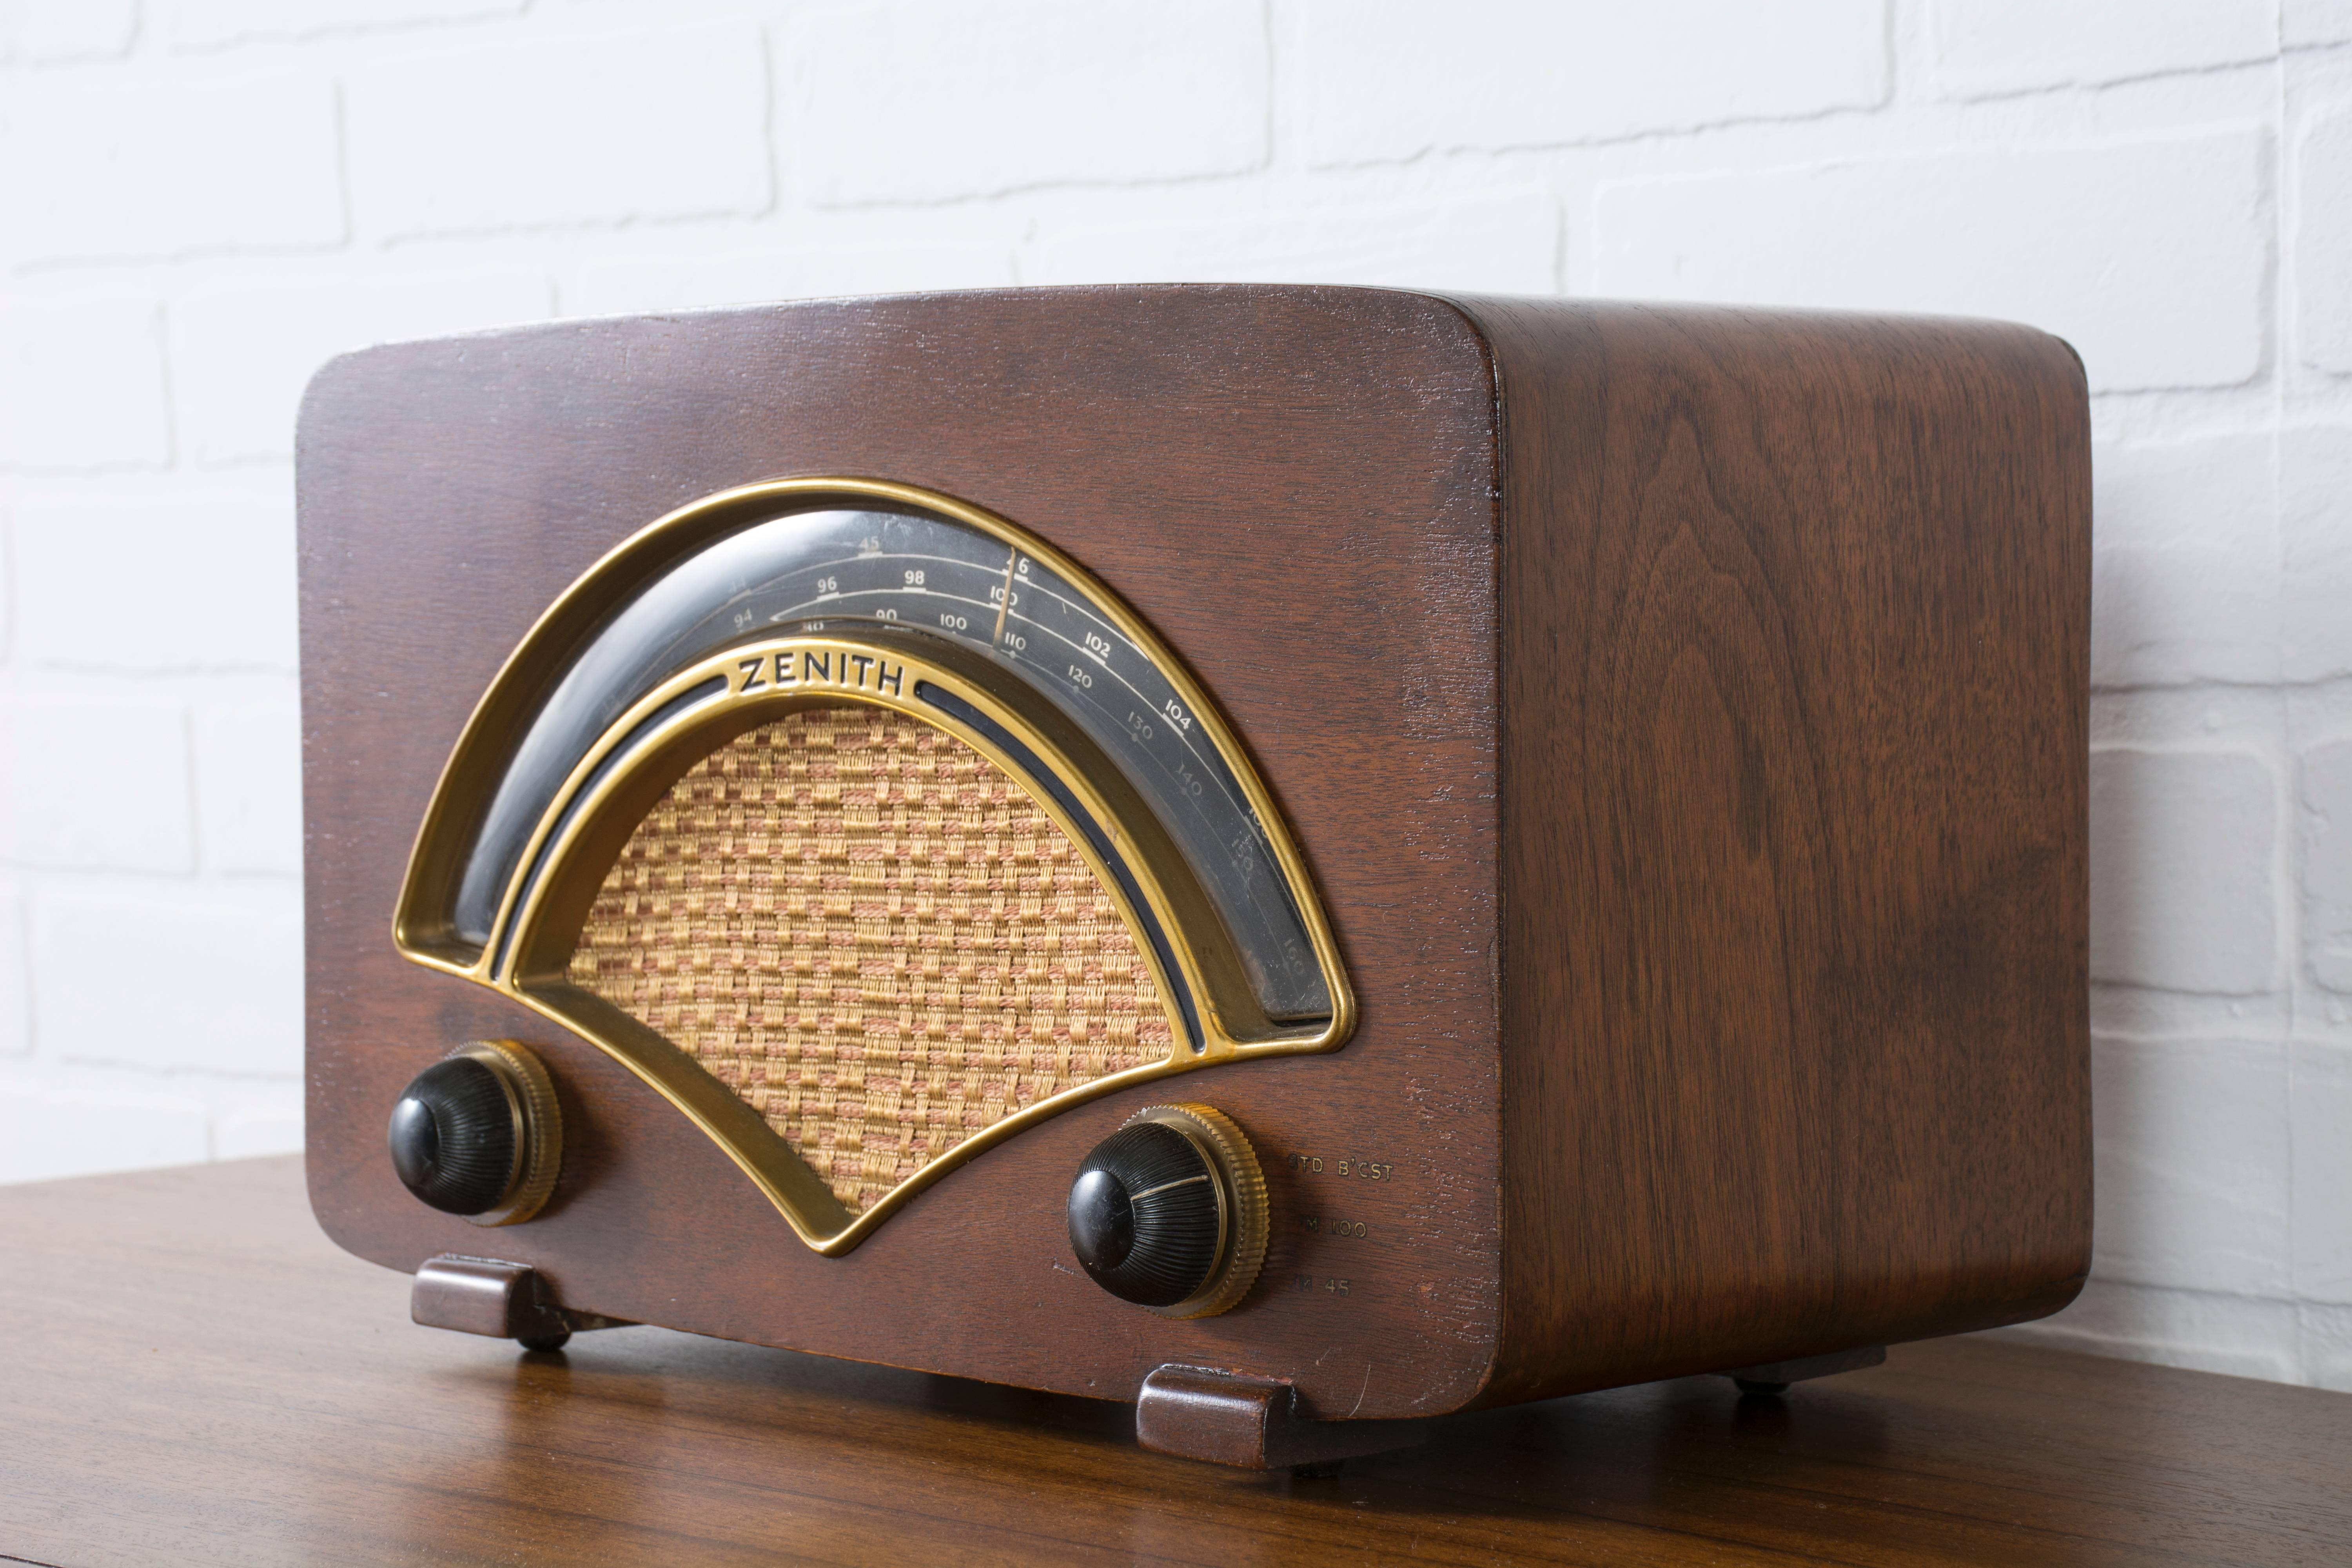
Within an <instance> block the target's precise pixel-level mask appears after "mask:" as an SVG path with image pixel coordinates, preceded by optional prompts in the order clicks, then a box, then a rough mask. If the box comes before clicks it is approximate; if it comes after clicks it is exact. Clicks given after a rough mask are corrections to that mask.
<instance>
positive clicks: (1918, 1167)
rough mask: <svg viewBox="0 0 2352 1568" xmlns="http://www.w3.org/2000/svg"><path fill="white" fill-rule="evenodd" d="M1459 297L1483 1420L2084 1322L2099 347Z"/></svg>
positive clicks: (1995, 331)
mask: <svg viewBox="0 0 2352 1568" xmlns="http://www.w3.org/2000/svg"><path fill="white" fill-rule="evenodd" d="M1464 304H1465V308H1466V309H1468V310H1470V311H1471V312H1472V314H1473V316H1474V317H1475V319H1476V320H1477V321H1479V322H1480V324H1481V327H1482V329H1483V330H1484V331H1486V333H1487V335H1488V337H1489V340H1490V342H1491V343H1492V345H1493V347H1494V350H1495V354H1496V366H1497V375H1498V378H1499V380H1500V383H1501V386H1502V402H1503V407H1504V411H1505V441H1504V452H1505V458H1504V464H1503V468H1504V476H1505V481H1504V518H1505V526H1504V529H1503V558H1502V567H1501V574H1500V576H1501V583H1502V606H1503V607H1502V610H1501V613H1500V615H1499V616H1498V617H1497V619H1498V622H1499V625H1500V626H1501V628H1502V667H1503V672H1504V685H1503V697H1502V714H1503V724H1502V755H1501V770H1500V772H1501V779H1502V846H1503V847H1502V862H1501V874H1502V904H1503V911H1504V913H1503V947H1502V962H1501V971H1502V1005H1503V1015H1504V1016H1503V1052H1502V1068H1503V1107H1504V1116H1503V1143H1504V1149H1505V1151H1506V1163H1505V1170H1504V1191H1503V1204H1504V1210H1503V1215H1504V1217H1503V1235H1504V1240H1505V1247H1504V1278H1503V1303H1504V1307H1503V1316H1504V1321H1503V1331H1502V1335H1501V1345H1500V1347H1499V1349H1498V1352H1497V1362H1498V1364H1497V1367H1496V1373H1495V1377H1494V1381H1493V1383H1492V1384H1490V1386H1489V1388H1488V1390H1487V1395H1486V1396H1487V1397H1488V1398H1489V1399H1505V1398H1508V1397H1510V1396H1512V1394H1514V1393H1515V1392H1516V1393H1518V1394H1528V1393H1569V1392H1574V1391H1576V1390H1578V1389H1581V1388H1591V1387H1604V1386H1607V1385H1609V1384H1613V1383H1619V1382H1623V1381H1625V1380H1626V1378H1627V1377H1628V1375H1629V1374H1630V1375H1633V1376H1640V1377H1644V1378H1648V1377H1658V1376H1664V1375H1669V1374H1672V1373H1687V1372H1701V1371H1709V1370H1717V1369H1720V1368H1723V1367H1727V1366H1735V1365H1738V1364H1740V1363H1744V1362H1763V1361H1771V1360H1778V1359H1780V1358H1782V1357H1794V1356H1804V1355H1810V1354H1814V1353H1819V1352H1829V1351H1835V1350H1842V1349H1844V1348H1847V1347H1849V1346H1853V1345H1855V1344H1858V1343H1863V1342H1871V1341H1877V1342H1891V1341H1897V1340H1906V1339H1917V1338H1925V1337H1927V1336H1931V1335H1937V1334H1945V1333H1952V1332H1958V1331H1963V1330H1971V1329H1983V1328H1990V1327H1993V1326H1996V1325H1999V1324H2002V1323H2009V1322H2016V1321H2023V1320H2026V1319H2031V1318H2036V1317H2041V1316H2042V1315H2044V1314H2046V1313H2048V1312H2051V1311H2053V1310H2056V1309H2057V1308H2059V1307H2061V1306H2063V1305H2064V1304H2065V1303H2066V1302H2067V1301H2068V1300H2072V1299H2073V1297H2074V1293H2075V1292H2076V1290H2077V1289H2080V1285H2081V1280H2082V1278H2083V1276H2084V1272H2085V1271H2086V1270H2087V1269H2088V1268H2089V1267H2090V1255H2091V1085H2090V1016H2089V1007H2090V1003H2089V947H2088V935H2087V932H2088V925H2089V871H2088V853H2087V848H2088V843H2089V833H2088V828H2087V810H2088V807H2087V793H2088V786H2087V778H2086V773H2087V766H2088V761H2087V759H2088V747H2089V733H2088V721H2089V702H2090V691H2089V680H2090V663H2089V661H2090V630H2091V600H2090V555H2091V552H2090V544H2091V460H2090V424H2089V408H2088V403H2087V398H2086V394H2085V391H2084V380H2083V373H2082V366H2081V363H2080V362H2079V361H2077V360H2076V358H2075V357H2074V353H2073V351H2072V350H2070V349H2069V348H2068V347H2067V346H2066V345H2065V344H2064V343H2063V342H2060V341H2059V340H2058V339H2056V338H2053V337H2051V336H2049V335H2048V334H2046V333H2043V332H2039V331H2033V330H2032V329H2031V328H2026V327H2016V326H2008V325H2003V324H2000V323H1997V322H1988V321H1929V320H1897V319H1882V318H1871V317H1864V316H1841V315H1832V314H1825V313H1808V312H1777V311H1769V310H1707V309H1691V308H1651V307H1643V306H1633V305H1606V304H1600V305H1580V304H1574V303H1565V302H1554V301H1535V300H1466V301H1464Z"/></svg>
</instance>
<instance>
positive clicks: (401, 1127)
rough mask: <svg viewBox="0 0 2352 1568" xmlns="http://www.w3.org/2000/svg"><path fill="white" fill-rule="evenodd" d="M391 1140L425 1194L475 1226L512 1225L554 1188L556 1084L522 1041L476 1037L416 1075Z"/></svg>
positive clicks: (410, 1184)
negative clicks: (520, 1044)
mask: <svg viewBox="0 0 2352 1568" xmlns="http://www.w3.org/2000/svg"><path fill="white" fill-rule="evenodd" d="M385 1142H386V1143H387V1144H388V1146H389V1148H390V1152H391V1154H392V1168H393V1173H394V1174H395V1175H397V1176H398V1177H399V1178H400V1183H401V1185H403V1186H404V1187H406V1188H407V1189H408V1190H409V1191H410V1192H411V1193H413V1194H415V1195H416V1197H417V1198H418V1200H419V1201H421V1202H423V1203H425V1204H429V1205H432V1206H433V1207H435V1208H436V1209H439V1210H441V1211H442V1212H443V1213H445V1214H454V1215H463V1216H464V1217H466V1218H467V1219H469V1220H472V1221H473V1222H474V1223H475V1224H476V1225H513V1224H515V1223H517V1222H518V1221H521V1220H526V1219H529V1218H530V1216H531V1215H534V1214H537V1213H538V1212H539V1210H540V1208H541V1205H544V1204H545V1203H546V1202H547V1199H548V1196H549V1194H551V1193H552V1192H553V1191H554V1189H555V1176H556V1171H557V1166H558V1163H559V1161H560V1159H561V1156H562V1122H561V1121H560V1119H559V1117H558V1115H557V1112H556V1109H555V1087H554V1084H553V1083H552V1082H551V1080H550V1079H549V1078H548V1076H547V1069H546V1068H543V1067H541V1066H540V1065H539V1060H538V1058H535V1057H533V1056H532V1055H531V1054H530V1052H529V1051H526V1050H524V1049H523V1048H522V1047H520V1046H518V1045H515V1044H514V1043H513V1042H511V1041H508V1040H482V1041H477V1042H476V1043H474V1044H472V1045H469V1046H466V1047H461V1048H459V1049H458V1050H457V1051H455V1052H452V1053H451V1054H450V1055H449V1056H447V1057H445V1058H442V1059H441V1060H439V1061H437V1062H435V1063H434V1064H433V1065H432V1066H431V1067H429V1068H425V1070H424V1071H423V1072H421V1073H418V1074H417V1075H416V1076H415V1078H414V1079H411V1080H409V1085H408V1087H407V1088H406V1089H403V1090H401V1094H400V1098H399V1100H395V1101H394V1103H393V1107H392V1120H391V1122H390V1125H389V1126H388V1127H387V1128H386V1129H385Z"/></svg>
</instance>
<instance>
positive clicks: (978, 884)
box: [571, 707, 1171, 1214]
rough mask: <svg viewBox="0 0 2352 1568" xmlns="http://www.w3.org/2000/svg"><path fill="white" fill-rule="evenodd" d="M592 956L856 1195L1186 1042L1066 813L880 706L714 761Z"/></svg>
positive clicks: (645, 1016)
mask: <svg viewBox="0 0 2352 1568" xmlns="http://www.w3.org/2000/svg"><path fill="white" fill-rule="evenodd" d="M571 974H572V983H573V984H576V985H579V986H581V987H583V989H586V990H589V991H593V992H594V993H595V994H598V995H600V996H602V997H604V999H605V1000H606V1001H608V1002H611V1003H612V1004H613V1005H615V1006H617V1007H619V1008H621V1009H622V1010H623V1011H625V1012H627V1013H629V1014H631V1015H633V1016H635V1017H636V1018H637V1019H639V1020H640V1021H642V1022H643V1023H645V1024H646V1025H648V1026H651V1027H653V1028H654V1029H656V1030H657V1031H659V1032H660V1033H661V1034H662V1035H663V1036H664V1037H667V1039H668V1040H670V1041H671V1042H672V1043H673V1044H675V1045H677V1047H679V1048H680V1049H682V1050H684V1051H686V1052H687V1053H688V1055H690V1056H692V1057H693V1058H695V1059H696V1060H697V1061H698V1062H700V1063H701V1064H702V1066H703V1067H704V1068H707V1069H708V1070H709V1071H710V1072H711V1073H712V1074H713V1075H715V1076H716V1077H717V1078H718V1079H719V1081H720V1082H722V1083H724V1084H726V1085H727V1087H728V1088H730V1089H733V1090H734V1091H735V1092H736V1093H737V1094H738V1095H740V1096H741V1097H742V1098H743V1099H744V1100H747V1101H749V1102H750V1103H751V1107H752V1108H753V1109H754V1110H758V1111H759V1112H760V1114H761V1116H762V1117H764V1118H765V1119H766V1120H767V1122H768V1125H769V1126H771V1127H772V1128H774V1129H775V1130H776V1131H777V1132H778V1133H779V1134H781V1135H782V1137H783V1139H784V1140H785V1142H789V1143H790V1144H791V1145H792V1146H793V1151H794V1152H797V1153H798V1154H799V1155H800V1156H801V1158H802V1159H803V1160H805V1161H806V1162H807V1163H809V1165H810V1166H811V1167H812V1168H814V1170H815V1171H816V1173H817V1174H818V1175H820V1176H822V1177H823V1178H824V1180H825V1182H826V1183H827V1184H830V1185H831V1186H832V1188H833V1190H834V1192H835V1194H836V1195H838V1196H839V1197H840V1199H841V1201H842V1203H843V1204H844V1205H846V1206H847V1207H848V1209H849V1210H850V1212H851V1213H853V1214H862V1213H864V1212H865V1211H866V1208H867V1207H868V1206H869V1205H872V1204H873V1202H874V1200H875V1199H877V1198H878V1197H880V1196H881V1195H882V1194H884V1193H887V1192H888V1191H889V1190H890V1189H891V1188H892V1187H895V1186H897V1185H898V1184H899V1183H900V1182H903V1181H905V1180H906V1179H907V1178H908V1176H910V1175H912V1174H914V1173H915V1172H916V1171H917V1170H918V1169H919V1168H920V1167H921V1166H922V1165H924V1164H926V1163H929V1161H931V1160H933V1159H936V1158H937V1157H938V1156H940V1154H943V1153H945V1152H947V1151H948V1150H950V1149H951V1148H953V1147H954V1146H955V1145H956V1144H958V1143H960V1142H962V1141H963V1140H964V1139H965V1138H967V1137H969V1136H970V1135H971V1134H972V1133H973V1132H975V1131H979V1130H980V1129H982V1128H984V1127H986V1126H988V1125H989V1124H990V1123H992V1122H994V1121H998V1120H1000V1119H1002V1118H1003V1117H1004V1116H1006V1115H1008V1114H1010V1113H1012V1112H1013V1111H1017V1110H1023V1109H1025V1108H1026V1107H1028V1106H1031V1105H1034V1104H1035V1103H1036V1102H1037V1101H1039V1100H1044V1099H1045V1098H1046V1097H1047V1096H1048V1095H1053V1094H1058V1093H1060V1092H1062V1091H1063V1090H1064V1089H1071V1088H1074V1087H1076V1086H1077V1085H1079V1084H1082V1083H1087V1082H1089V1081H1091V1080H1093V1079H1098V1078H1102V1077H1104V1076H1106V1075H1108V1074H1110V1073H1115V1072H1119V1071H1123V1070H1124V1069H1126V1068H1132V1067H1137V1066H1140V1065H1141V1064H1143V1063H1145V1062H1155V1061H1164V1060H1165V1059H1167V1057H1168V1053H1169V1049H1170V1047H1171V1034H1170V1030H1169V1026H1168V1017H1167V1014H1166V1012H1165V1011H1164V1010H1163V1008H1162V1007H1161V1005H1160V994H1159V988H1158V986H1157V984H1155V983H1154V982H1153V980H1152V976H1151V971H1150V966H1149V965H1147V964H1146V963H1145V962H1144V960H1143V958H1142V956H1141V954H1140V953H1139V952H1138V951H1137V949H1136V946H1135V942H1134V941H1133V940H1132V938H1131V937H1130V936H1129V933H1128V929H1127V926H1126V924H1125V923H1124V922H1123V921H1121V920H1120V919H1119V916H1118V910H1117V908H1116V907H1115V906H1114V905H1113V903H1112V902H1111V900H1110V897H1109V895H1108V893H1107V892H1106V891H1105V890H1104V889H1103V887H1102V885H1101V883H1100V882H1098V881H1097V879H1096V878H1095V875H1094V873H1093V871H1092V870H1091V869H1090V868H1088V867H1087V863H1086V861H1085V860H1084V859H1083V858H1081V857H1080V856H1079V854H1078V851H1077V848H1076V846H1075V845H1073V844H1072V843H1071V842H1070V840H1069V839H1068V838H1067V837H1066V836H1065V835H1064V834H1063V833H1062V831H1061V829H1060V828H1058V827H1056V826H1055V825H1054V822H1053V819H1052V818H1050V817H1048V816H1046V815H1045V812H1043V811H1042V810H1040V809H1039V808H1038V806H1037V805H1036V803H1035V802H1034V801H1033V800H1032V799H1031V798H1030V797H1029V795H1027V794H1026V793H1024V791H1023V790H1022V789H1021V787H1020V786H1019V785H1018V784H1014V783H1013V780H1012V779H1011V778H1010V777H1008V776H1007V775H1006V774H1005V773H1003V772H1002V771H1001V770H1000V769H998V768H997V767H996V766H995V764H994V763H991V762H989V760H988V759H987V758H985V757H983V756H982V755H981V754H980V753H979V752H975V751H973V750H972V749H971V747H969V746H967V745H965V744H964V743H963V742H961V741H959V740H957V739H955V738H954V737H953V736H951V735H949V734H947V733H946V732H944V731H940V730H935V729H933V728H932V727H931V726H929V725H928V724H925V723H923V722H921V721H919V720H915V719H910V718H907V717H904V716H903V715H900V714H897V713H893V712H890V711H888V710H884V709H878V708H863V707H860V708H817V709H808V710H802V711H800V712H797V713H794V714H793V715H792V716H791V717H789V718H787V719H784V720H782V721H780V722H778V723H774V724H770V725H768V726H766V727H765V728H762V729H759V730H754V731H751V732H750V733H749V734H746V735H743V736H740V737H739V738H738V739H737V740H735V741H734V742H731V743H730V744H729V745H727V746H725V747H723V748H721V749H720V750H719V751H718V752H713V753H712V754H711V755H709V756H708V757H706V758H704V759H703V760H702V761H701V762H699V763H696V764H695V766H694V768H693V770H692V771H691V772H689V773H688V774H687V775H686V776H685V777H684V778H682V779H680V780H679V781H678V782H677V785H676V786H674V787H673V788H672V789H671V790H670V792H669V794H668V795H666V796H664V797H663V799H662V801H661V803H660V804H659V805H656V806H655V807H654V809H653V811H652V812H651V813H650V814H649V815H648V816H646V819H645V821H644V822H642V823H640V824H639V825H638V826H637V830H636V832H635V835H634V836H633V837H631V838H630V840H629V843H628V847H626V848H625V849H624V850H623V851H622V853H621V858H620V859H619V860H618V861H617V862H616V863H615V864H614V867H613V870H612V873H611V875H610V876H608V877H607V878H606V879H604V889H603V890H602V891H601V892H600V893H599V895H598V896H597V900H596V903H595V907H594V909H593V911H592V912H591V913H590V915H589V917H588V924H587V927H586V929H585V930H584V931H583V932H582V934H581V939H580V945H579V947H578V949H577V950H576V951H575V952H573V954H572V966H571Z"/></svg>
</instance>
